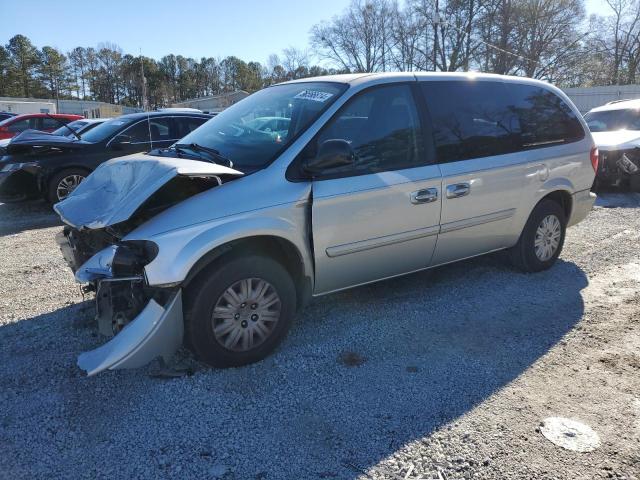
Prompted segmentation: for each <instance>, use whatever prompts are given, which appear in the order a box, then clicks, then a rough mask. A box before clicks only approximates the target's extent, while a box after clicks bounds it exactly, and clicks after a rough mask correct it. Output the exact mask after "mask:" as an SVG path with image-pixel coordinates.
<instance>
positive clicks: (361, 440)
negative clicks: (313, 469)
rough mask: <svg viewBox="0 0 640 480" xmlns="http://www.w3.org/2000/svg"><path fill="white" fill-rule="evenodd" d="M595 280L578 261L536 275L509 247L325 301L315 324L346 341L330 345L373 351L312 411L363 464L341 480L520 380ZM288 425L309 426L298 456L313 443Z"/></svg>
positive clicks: (343, 367)
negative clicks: (506, 256) (508, 255)
mask: <svg viewBox="0 0 640 480" xmlns="http://www.w3.org/2000/svg"><path fill="white" fill-rule="evenodd" d="M587 285H588V280H587V277H586V275H585V274H584V272H583V271H582V270H581V269H580V268H579V267H577V266H576V265H575V264H573V263H569V262H564V261H559V262H558V264H557V265H556V266H555V267H554V268H552V269H551V270H549V271H547V272H542V273H539V274H534V275H526V274H520V273H517V272H514V271H513V270H512V269H511V268H510V267H507V266H505V265H504V264H503V262H502V258H501V257H500V256H499V255H498V256H494V257H493V258H491V257H483V258H478V259H474V260H470V261H466V262H461V263H458V264H454V265H450V266H446V267H442V268H439V269H436V270H435V271H433V272H424V273H418V274H415V275H411V276H407V277H402V278H398V279H395V280H392V281H387V282H381V283H377V284H373V285H370V286H366V287H362V288H359V289H355V290H352V291H347V292H344V293H342V294H338V295H334V296H333V297H328V298H327V299H322V300H319V301H316V303H314V304H313V305H312V306H311V308H310V309H309V312H308V313H307V320H306V321H305V325H304V327H303V328H312V329H314V330H315V329H318V328H319V329H320V334H319V335H318V333H316V338H317V339H318V340H317V341H320V342H323V341H324V342H327V344H329V345H330V344H331V343H336V344H337V345H339V347H338V348H336V347H334V346H328V347H327V348H328V349H335V350H341V351H343V352H344V351H348V352H354V353H356V354H357V355H358V356H360V357H363V358H365V359H367V361H366V362H363V363H361V364H360V366H357V367H351V368H350V367H349V366H348V364H345V363H344V362H338V365H339V366H338V367H336V368H335V369H328V370H327V375H325V376H324V382H321V384H322V385H323V387H322V388H321V390H322V391H323V393H324V394H320V393H319V394H318V395H317V396H316V397H315V398H314V399H312V400H310V401H309V406H310V411H313V412H314V413H313V414H312V415H311V418H316V419H318V420H317V422H319V423H320V424H322V425H324V426H325V428H326V429H327V431H328V432H330V433H331V435H333V436H334V437H333V438H334V440H336V441H337V443H332V444H331V447H330V448H329V450H330V451H331V452H332V453H333V454H334V455H336V457H337V456H338V455H339V454H338V451H340V452H341V453H342V455H343V458H342V462H341V463H342V465H351V467H352V470H353V471H352V472H351V474H350V475H349V474H348V472H347V471H342V472H341V473H340V474H339V475H338V477H339V478H356V477H357V476H358V475H359V473H358V471H357V470H359V469H364V470H366V469H368V468H371V467H374V466H375V465H376V464H377V463H378V462H380V461H382V460H384V459H385V458H387V457H388V456H390V455H392V454H394V452H396V451H397V450H398V449H399V448H401V447H402V446H403V445H405V444H407V443H409V442H413V441H420V440H424V439H426V438H428V436H429V434H430V433H432V432H434V431H435V430H438V429H441V428H443V427H445V426H446V425H447V424H449V423H450V422H453V421H455V420H456V419H457V418H458V417H460V416H461V415H464V414H465V413H466V412H468V411H470V410H471V409H473V408H474V407H475V406H476V405H478V404H480V403H482V402H483V401H485V400H486V399H488V398H489V397H490V396H491V395H492V394H494V393H495V392H497V391H499V390H500V389H501V388H503V387H504V386H505V385H507V384H508V383H510V382H511V381H513V380H514V379H516V378H517V377H518V376H519V375H520V374H521V373H522V372H524V371H525V370H527V369H528V368H530V367H531V366H532V365H533V364H534V363H535V362H536V360H538V359H539V358H540V357H541V356H543V355H544V354H545V353H546V352H548V351H549V349H550V348H552V347H553V346H554V345H556V344H557V343H558V342H559V341H560V340H561V339H562V338H563V337H564V335H565V334H567V333H568V332H569V331H570V330H571V329H572V328H573V327H574V326H575V325H576V324H577V323H578V322H579V321H580V319H581V318H582V316H583V313H584V304H583V300H582V297H581V294H580V292H581V290H582V289H584V288H585V287H586V286H587ZM338 312H340V313H338ZM336 317H337V318H339V319H340V320H337V321H336ZM325 322H328V325H327V324H326V323H325ZM308 323H310V324H315V325H307V324H308ZM316 323H318V324H316ZM295 336H297V335H295ZM294 341H295V340H294ZM301 354H302V352H301ZM338 358H339V357H338ZM332 370H333V371H332ZM329 372H332V373H329ZM309 387H311V385H309ZM325 387H329V389H330V391H331V392H333V393H332V394H330V395H328V396H327V395H326V390H325ZM319 390H320V388H319ZM304 418H305V416H304V415H303V416H302V418H301V420H303V419H304ZM320 419H322V420H320ZM300 424H301V425H303V426H304V425H305V422H304V421H301V422H300ZM532 428H535V426H532ZM288 434H290V435H294V436H295V435H299V436H298V439H299V440H300V442H301V443H300V444H301V447H300V450H299V451H298V452H297V453H298V454H300V455H304V449H305V448H312V445H310V444H308V443H307V444H306V446H305V447H302V445H304V444H305V441H304V438H305V436H304V434H303V433H302V428H301V427H300V425H298V424H294V425H292V427H291V431H289V432H288ZM338 445H341V446H342V450H340V449H339V448H337V446H338ZM336 460H337V458H336ZM398 473H399V472H396V474H398Z"/></svg>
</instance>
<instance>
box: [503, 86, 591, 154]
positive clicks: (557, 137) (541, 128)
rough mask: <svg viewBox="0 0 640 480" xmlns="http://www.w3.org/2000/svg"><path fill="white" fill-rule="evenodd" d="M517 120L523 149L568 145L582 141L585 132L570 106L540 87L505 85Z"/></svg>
mask: <svg viewBox="0 0 640 480" xmlns="http://www.w3.org/2000/svg"><path fill="white" fill-rule="evenodd" d="M507 88H508V89H509V93H510V94H511V99H512V101H513V108H514V111H515V112H516V113H517V114H518V117H519V119H520V128H521V129H522V133H521V142H522V148H523V149H525V150H526V149H530V148H539V147H545V146H550V145H557V144H562V143H570V142H575V141H578V140H581V139H583V138H584V130H583V129H582V125H581V124H580V121H579V120H578V118H577V117H576V116H575V115H574V113H573V111H572V110H571V108H569V105H567V104H566V103H565V101H564V100H562V99H561V98H560V97H559V96H558V95H556V94H555V93H553V92H551V91H549V90H546V89H544V88H541V87H536V86H534V85H524V84H515V83H512V84H507Z"/></svg>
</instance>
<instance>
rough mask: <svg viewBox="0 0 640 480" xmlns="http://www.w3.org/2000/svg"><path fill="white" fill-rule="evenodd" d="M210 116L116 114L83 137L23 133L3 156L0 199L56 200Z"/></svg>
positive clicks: (164, 144)
mask: <svg viewBox="0 0 640 480" xmlns="http://www.w3.org/2000/svg"><path fill="white" fill-rule="evenodd" d="M210 118H211V116H210V115H205V114H201V113H196V112H188V113H185V112H147V113H134V114H131V115H123V116H121V117H117V118H113V119H111V120H108V121H106V122H104V123H102V124H100V125H98V126H97V127H95V128H93V129H92V130H90V131H88V132H86V133H85V134H81V135H80V138H76V137H73V136H69V137H64V136H56V135H51V136H46V137H45V136H43V135H38V134H33V135H30V134H29V133H30V132H24V133H23V134H22V136H23V137H22V138H15V139H14V140H13V141H12V142H11V143H10V144H9V145H7V152H6V155H5V156H3V157H2V158H1V159H0V202H12V201H21V200H26V199H30V198H37V197H39V196H43V197H44V198H46V199H47V200H48V201H49V202H51V203H57V202H59V201H60V200H63V199H64V198H66V197H67V195H69V193H71V192H72V191H73V190H74V189H75V188H76V187H77V186H78V184H79V183H80V182H81V181H82V180H84V179H85V178H86V176H87V175H89V173H91V172H92V171H93V170H94V169H95V168H96V167H97V166H98V165H100V164H101V163H103V162H105V161H107V160H109V159H111V158H115V157H121V156H124V155H129V154H132V153H140V152H146V151H149V150H152V149H156V148H166V147H169V146H170V145H172V144H173V143H175V142H177V141H178V140H180V139H181V138H182V137H184V136H185V135H187V134H188V133H190V132H191V131H193V130H195V129H196V128H198V127H199V126H200V125H202V124H203V123H205V122H206V121H207V120H209V119H210Z"/></svg>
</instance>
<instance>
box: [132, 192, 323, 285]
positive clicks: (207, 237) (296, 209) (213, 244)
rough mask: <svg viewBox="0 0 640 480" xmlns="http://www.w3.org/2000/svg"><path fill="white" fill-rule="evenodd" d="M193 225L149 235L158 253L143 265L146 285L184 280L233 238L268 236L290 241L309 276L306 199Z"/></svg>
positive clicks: (310, 265)
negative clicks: (267, 211)
mask: <svg viewBox="0 0 640 480" xmlns="http://www.w3.org/2000/svg"><path fill="white" fill-rule="evenodd" d="M269 210H270V212H269V215H265V212H264V211H262V210H259V211H256V212H249V213H246V214H241V215H237V216H234V217H232V218H223V219H219V220H216V221H212V222H206V223H204V224H199V225H193V226H190V227H187V228H182V229H178V230H174V231H170V232H167V233H164V234H160V235H157V236H154V237H152V238H151V240H152V241H153V242H155V243H156V244H157V245H158V248H159V254H158V256H157V257H156V258H155V259H154V260H153V262H151V263H149V264H148V265H147V266H146V267H145V275H146V278H147V282H148V283H149V285H152V286H158V285H167V284H177V283H181V282H183V281H184V280H185V278H186V277H187V275H188V274H189V272H190V271H191V269H192V268H193V266H194V265H195V264H196V262H197V261H198V260H199V259H201V258H202V257H203V256H205V255H206V254H207V253H209V252H210V251H212V250H213V249H215V248H217V247H220V246H222V245H225V244H227V243H229V242H232V241H234V240H240V239H244V238H248V237H258V236H271V237H277V238H281V239H284V240H287V241H288V242H290V243H292V244H293V245H294V246H295V247H296V249H297V250H298V254H299V256H300V258H301V259H302V263H303V268H304V275H306V276H308V277H311V278H313V275H312V263H311V255H310V251H309V241H308V239H307V234H306V230H307V229H306V227H305V225H306V223H305V220H306V219H305V216H306V202H296V203H294V204H287V205H281V206H277V207H272V208H271V209H269Z"/></svg>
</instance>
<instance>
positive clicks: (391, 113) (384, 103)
mask: <svg viewBox="0 0 640 480" xmlns="http://www.w3.org/2000/svg"><path fill="white" fill-rule="evenodd" d="M330 139H342V140H346V141H347V142H349V144H350V145H351V147H352V148H353V151H354V153H355V157H356V159H355V168H351V169H350V171H349V172H344V173H346V174H361V173H362V174H364V173H374V172H382V171H387V170H399V169H402V168H411V167H416V166H419V165H424V163H425V158H424V157H425V155H424V143H423V137H422V135H421V125H420V119H419V116H418V111H417V108H416V105H415V102H414V99H413V94H412V92H411V88H410V87H409V86H408V85H389V86H384V87H376V88H372V89H370V90H365V91H364V92H362V93H360V94H357V95H356V96H355V97H354V98H353V99H351V100H349V102H347V104H346V105H345V106H344V107H343V108H342V109H341V110H340V111H339V112H338V113H337V115H336V116H334V117H333V118H332V119H331V120H330V121H329V122H328V124H327V125H326V127H325V128H324V129H323V131H322V132H321V133H320V135H319V136H318V146H320V144H321V143H322V142H324V141H325V140H330ZM354 170H355V171H354Z"/></svg>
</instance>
